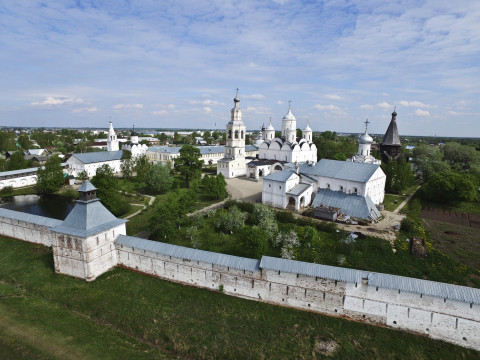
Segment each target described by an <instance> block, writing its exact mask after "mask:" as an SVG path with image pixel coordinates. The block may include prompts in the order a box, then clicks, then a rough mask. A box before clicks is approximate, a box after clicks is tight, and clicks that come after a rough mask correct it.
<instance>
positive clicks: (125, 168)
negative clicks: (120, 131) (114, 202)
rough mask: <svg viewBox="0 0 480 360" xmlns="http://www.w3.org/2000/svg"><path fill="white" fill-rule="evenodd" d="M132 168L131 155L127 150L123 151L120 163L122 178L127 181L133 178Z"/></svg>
mask: <svg viewBox="0 0 480 360" xmlns="http://www.w3.org/2000/svg"><path fill="white" fill-rule="evenodd" d="M133 166H134V161H133V160H132V153H131V152H130V151H128V150H123V152H122V159H121V163H120V170H121V171H122V176H123V177H125V178H127V179H131V178H132V177H133Z"/></svg>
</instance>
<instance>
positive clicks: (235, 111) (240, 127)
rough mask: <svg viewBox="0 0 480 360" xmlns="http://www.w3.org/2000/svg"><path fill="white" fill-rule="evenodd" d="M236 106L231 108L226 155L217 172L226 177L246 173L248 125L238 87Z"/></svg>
mask: <svg viewBox="0 0 480 360" xmlns="http://www.w3.org/2000/svg"><path fill="white" fill-rule="evenodd" d="M233 103H234V106H233V108H232V110H230V121H229V122H228V124H227V128H226V131H227V137H226V143H225V154H224V157H223V158H222V159H220V160H218V162H217V174H219V173H222V174H223V176H225V177H226V178H234V177H238V176H243V175H246V173H247V170H246V163H245V135H246V127H245V124H244V123H243V121H242V110H241V109H240V107H239V103H240V99H239V97H238V89H237V93H236V95H235V98H234V99H233Z"/></svg>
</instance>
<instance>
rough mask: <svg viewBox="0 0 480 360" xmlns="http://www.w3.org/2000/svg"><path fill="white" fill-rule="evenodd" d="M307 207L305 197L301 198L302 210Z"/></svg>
mask: <svg viewBox="0 0 480 360" xmlns="http://www.w3.org/2000/svg"><path fill="white" fill-rule="evenodd" d="M304 206H305V197H303V196H302V197H301V198H300V208H303V207H304Z"/></svg>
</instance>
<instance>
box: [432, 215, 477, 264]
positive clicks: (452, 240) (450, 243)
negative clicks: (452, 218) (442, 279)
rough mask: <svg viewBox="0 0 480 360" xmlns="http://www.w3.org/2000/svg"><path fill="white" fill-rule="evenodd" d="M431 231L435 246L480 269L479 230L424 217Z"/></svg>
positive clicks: (452, 256)
mask: <svg viewBox="0 0 480 360" xmlns="http://www.w3.org/2000/svg"><path fill="white" fill-rule="evenodd" d="M423 222H424V224H425V229H426V230H427V231H428V232H430V234H431V237H432V243H433V246H435V247H436V248H438V249H439V250H441V251H443V252H444V253H445V254H447V255H448V256H450V257H451V258H452V259H455V260H457V261H460V262H461V263H463V264H465V265H468V266H470V267H472V268H474V269H480V241H479V230H478V229H475V228H471V227H467V226H461V225H456V224H450V223H444V222H440V221H435V220H430V219H423Z"/></svg>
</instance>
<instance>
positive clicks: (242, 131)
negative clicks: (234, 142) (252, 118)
mask: <svg viewBox="0 0 480 360" xmlns="http://www.w3.org/2000/svg"><path fill="white" fill-rule="evenodd" d="M241 138H242V139H243V130H242V132H241Z"/></svg>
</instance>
